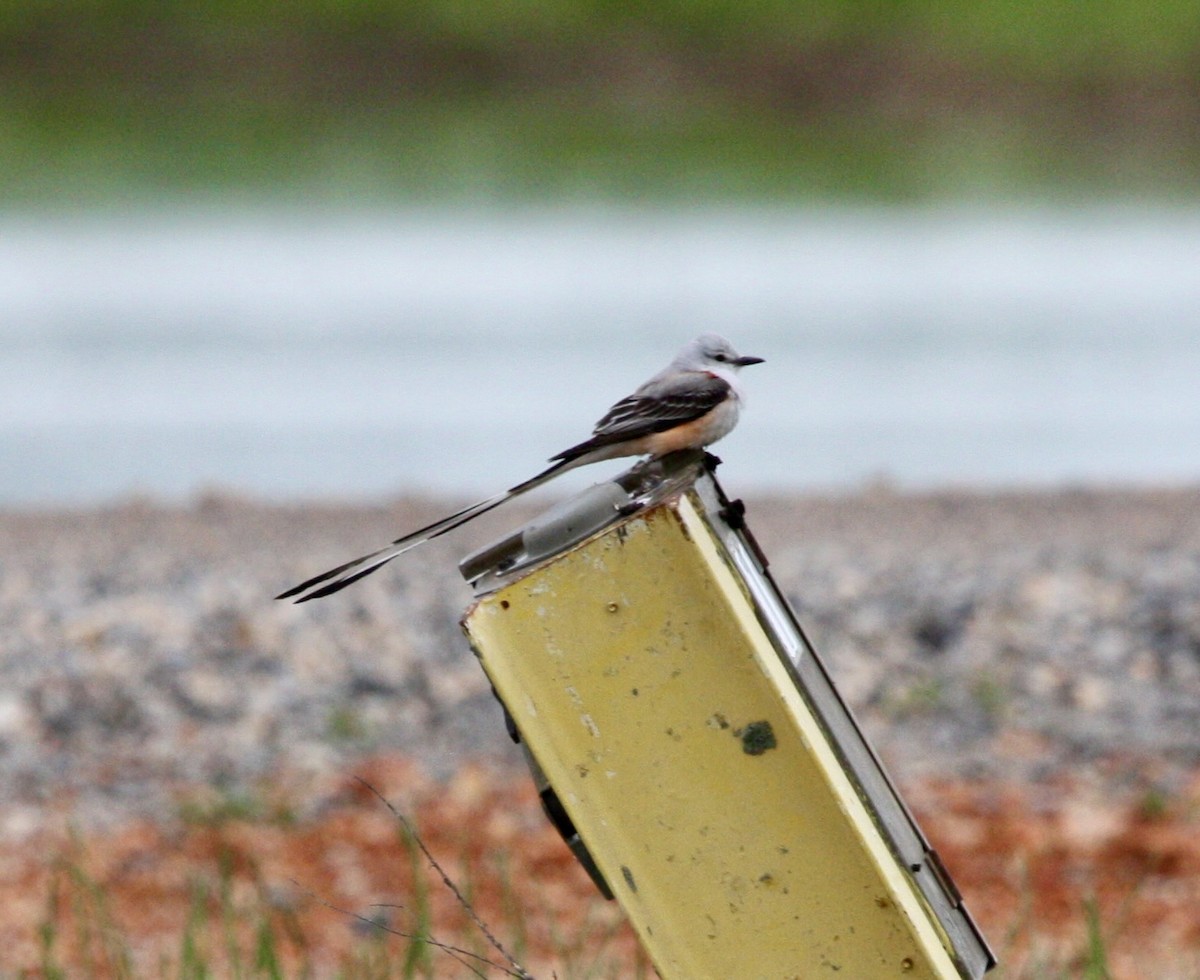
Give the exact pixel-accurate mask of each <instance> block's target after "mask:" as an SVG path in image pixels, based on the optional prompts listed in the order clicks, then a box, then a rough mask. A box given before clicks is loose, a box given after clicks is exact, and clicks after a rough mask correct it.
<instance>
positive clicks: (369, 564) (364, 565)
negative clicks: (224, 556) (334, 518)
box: [275, 457, 585, 603]
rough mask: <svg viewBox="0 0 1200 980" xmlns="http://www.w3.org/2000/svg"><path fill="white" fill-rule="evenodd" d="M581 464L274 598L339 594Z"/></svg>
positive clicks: (557, 469)
mask: <svg viewBox="0 0 1200 980" xmlns="http://www.w3.org/2000/svg"><path fill="white" fill-rule="evenodd" d="M583 462H585V460H584V459H583V458H582V457H574V458H571V459H562V460H559V461H558V462H556V463H554V464H553V465H552V466H548V467H547V468H546V469H544V470H542V472H541V473H539V474H537V476H533V477H530V478H529V479H528V480H526V481H525V482H523V483H518V484H517V485H516V486H515V487H509V489H507V490H505V491H504V492H503V493H498V494H496V495H495V496H494V497H488V498H487V499H486V500H481V501H479V503H477V504H472V505H471V506H470V507H464V508H463V509H462V510H460V511H456V512H455V513H453V514H451V515H450V516H449V517H443V518H442V519H441V520H438V521H434V522H433V523H432V524H427V525H425V527H422V528H418V529H417V530H415V531H413V532H411V533H409V534H406V535H404V537H402V538H397V539H396V540H395V541H393V542H392V543H391V544H389V545H388V546H387V547H386V548H380V549H379V550H378V551H372V552H371V553H370V554H369V555H363V556H362V557H361V558H355V559H354V560H353V561H348V562H346V564H344V565H338V567H337V568H331V569H329V571H327V572H322V573H321V574H320V575H315V576H313V577H312V578H310V579H309V580H308V581H306V582H301V583H300V584H299V585H297V586H294V587H292V588H290V589H288V590H287V591H286V592H281V593H280V594H279V595H277V596H276V597H275V598H276V599H291V598H293V597H298V598H296V602H298V603H299V602H308V600H309V599H320V598H322V597H323V596H327V595H333V593H335V592H340V591H341V590H342V589H344V588H345V587H346V586H347V585H351V584H353V583H354V582H357V581H358V580H359V579H360V578H364V577H365V576H367V575H370V574H371V573H372V572H373V571H375V570H376V569H378V568H382V567H383V566H384V565H386V564H387V563H388V562H389V561H391V560H392V559H393V558H397V557H399V556H400V555H402V554H404V553H405V552H406V551H411V550H412V549H413V548H416V547H419V546H420V545H423V544H424V543H425V542H426V541H432V540H433V539H434V538H438V537H441V536H442V535H443V534H446V533H447V532H449V531H453V530H454V529H455V528H456V527H462V525H464V524H466V523H467V522H468V521H473V520H475V518H476V517H479V516H481V515H482V514H486V513H487V512H488V511H489V510H494V509H495V508H496V507H499V506H500V505H501V504H503V503H506V502H507V501H509V500H512V499H513V497H518V496H520V495H521V494H523V493H525V492H527V491H529V490H532V489H534V488H535V487H540V486H541V485H542V484H543V483H546V482H547V481H549V480H551V479H553V478H554V477H556V476H558V475H559V474H560V473H565V472H566V471H567V470H569V469H573V468H574V467H576V466H579V465H580V464H581V463H583Z"/></svg>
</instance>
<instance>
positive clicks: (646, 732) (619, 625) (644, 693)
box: [464, 494, 959, 980]
mask: <svg viewBox="0 0 1200 980" xmlns="http://www.w3.org/2000/svg"><path fill="white" fill-rule="evenodd" d="M464 625H465V627H466V629H467V632H468V634H469V635H470V637H471V639H472V643H473V645H474V647H475V649H476V651H477V652H478V654H479V656H480V658H481V660H482V662H483V666H484V668H485V670H486V671H487V673H488V675H489V677H490V678H491V680H492V683H493V684H494V685H495V687H496V689H497V691H498V692H499V693H500V695H501V697H502V698H503V699H504V701H505V703H506V704H507V705H508V708H509V711H510V712H511V714H512V715H513V717H514V719H515V720H516V723H517V726H518V727H519V728H520V730H521V732H522V735H523V738H524V739H525V741H526V743H527V745H528V746H529V748H530V749H531V751H532V752H533V753H534V755H535V757H536V758H537V761H538V763H539V764H540V765H541V767H542V769H543V770H544V771H545V773H546V775H547V776H548V778H549V780H550V782H551V784H552V785H553V786H554V788H555V790H556V792H557V793H558V795H559V797H560V799H561V800H562V802H563V804H564V806H565V807H566V809H567V811H568V813H569V814H570V816H571V819H572V820H573V821H574V823H575V826H576V828H577V829H578V830H579V832H580V834H581V836H582V838H583V841H584V843H585V844H586V845H587V847H588V849H589V850H590V852H591V854H592V856H593V858H594V859H595V861H596V863H597V865H598V866H599V867H600V869H601V871H602V872H603V874H604V876H605V878H606V879H607V881H608V882H609V884H610V886H611V887H612V889H613V890H614V892H615V893H616V896H617V898H618V900H619V901H620V902H621V905H622V907H623V908H624V910H625V912H626V914H627V915H628V917H629V919H630V921H631V922H632V924H633V925H634V927H635V928H636V930H637V932H638V933H639V936H640V938H641V940H642V943H643V944H644V946H645V948H646V950H647V951H648V953H649V954H650V956H651V957H652V959H653V960H654V963H655V965H656V966H657V968H658V970H659V972H660V973H661V974H662V976H663V977H664V978H666V980H703V978H708V977H711V978H715V980H734V978H736V980H742V978H756V977H764V978H809V977H827V976H835V975H836V976H839V977H846V978H853V980H874V978H886V977H899V978H951V977H958V976H959V973H958V971H957V970H956V969H955V967H954V965H953V962H952V960H951V958H950V956H949V955H948V954H947V951H946V949H945V948H944V944H943V937H942V936H941V934H940V932H939V930H938V929H937V928H936V927H935V926H934V924H933V922H932V921H931V918H930V916H928V915H927V914H926V912H925V908H924V905H923V904H922V900H921V899H920V897H919V894H918V893H917V891H916V889H915V888H914V887H913V885H912V883H911V881H910V880H909V879H907V878H906V877H905V875H904V873H903V872H902V870H901V869H900V868H898V867H897V865H896V862H895V859H894V858H893V857H892V855H891V853H890V851H889V850H888V848H887V845H886V843H885V842H884V840H883V838H882V836H881V835H880V833H879V831H878V829H877V827H876V826H875V823H874V821H873V820H872V818H871V816H870V814H869V813H868V812H867V809H866V807H865V806H864V804H863V803H862V801H861V800H860V799H859V797H858V795H857V794H856V792H855V790H854V787H853V785H852V784H851V782H850V780H849V779H848V778H847V776H846V775H845V773H844V772H843V770H842V768H841V766H840V764H839V762H838V760H837V758H836V756H835V753H834V750H833V748H832V746H831V745H830V744H829V742H828V740H827V738H826V735H825V733H824V731H823V730H822V728H821V726H820V725H819V724H818V722H817V720H816V719H815V718H814V716H813V715H812V713H811V712H810V710H809V709H808V707H807V705H806V703H805V702H804V700H803V698H802V697H801V696H800V694H799V692H798V691H797V690H796V688H795V685H794V684H793V682H792V681H791V679H790V677H789V676H788V674H787V673H786V671H785V669H784V668H783V666H782V664H781V663H780V661H779V655H778V654H777V652H776V651H775V649H774V647H773V645H772V643H771V641H770V638H769V637H768V636H767V634H766V633H765V632H764V631H763V629H762V627H761V626H760V624H759V622H758V619H757V618H756V615H755V611H754V607H753V605H752V604H751V602H750V600H749V599H748V597H747V596H746V594H745V592H744V591H743V589H742V588H741V586H740V585H739V583H738V579H737V578H736V576H735V575H734V574H733V572H732V571H731V570H730V568H729V567H728V565H727V564H726V562H725V560H724V557H723V551H722V547H721V545H720V543H719V542H718V541H717V540H716V538H715V537H714V536H713V533H712V532H711V530H710V529H709V527H708V525H707V524H706V522H705V519H704V518H703V516H702V515H701V511H700V509H699V508H698V507H697V505H696V503H695V502H694V501H693V500H692V499H691V497H690V495H689V494H684V495H682V496H679V497H676V498H674V499H672V500H668V501H667V502H665V503H663V504H660V505H658V506H657V507H654V508H653V509H651V510H648V511H645V512H642V513H641V514H639V515H638V516H636V517H634V518H632V519H631V520H629V521H627V522H625V523H624V524H621V525H619V526H617V527H615V528H613V529H612V530H610V531H608V532H606V533H604V534H602V535H599V536H597V537H595V538H592V539H591V540H589V541H587V542H584V543H583V544H582V545H580V546H577V547H576V548H574V549H572V550H569V551H567V552H566V553H564V554H563V555H560V556H559V557H557V558H555V559H554V560H552V561H550V562H548V563H547V564H545V565H543V566H542V567H540V568H538V569H536V570H534V571H533V572H531V573H530V574H529V575H527V576H525V577H524V578H522V579H520V580H518V581H516V582H514V583H512V584H510V585H508V586H506V587H504V588H502V589H500V590H499V591H497V592H494V593H491V594H489V595H487V596H485V597H484V598H483V599H481V600H480V601H479V602H478V603H477V604H476V606H475V607H474V608H473V609H472V610H471V611H470V613H469V614H468V616H467V618H466V620H465V622H464Z"/></svg>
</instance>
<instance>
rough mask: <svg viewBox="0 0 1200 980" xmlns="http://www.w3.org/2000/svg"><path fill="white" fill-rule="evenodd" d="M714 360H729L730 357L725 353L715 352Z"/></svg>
mask: <svg viewBox="0 0 1200 980" xmlns="http://www.w3.org/2000/svg"><path fill="white" fill-rule="evenodd" d="M713 360H714V361H728V360H729V358H728V357H726V356H725V355H724V354H714V355H713Z"/></svg>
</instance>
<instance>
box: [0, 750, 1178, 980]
mask: <svg viewBox="0 0 1200 980" xmlns="http://www.w3.org/2000/svg"><path fill="white" fill-rule="evenodd" d="M354 775H355V776H356V777H361V778H362V779H363V780H365V781H366V782H367V783H368V784H369V785H370V786H371V787H373V788H374V789H376V790H378V792H379V793H380V794H381V795H382V796H383V797H385V798H386V799H387V800H388V801H390V802H391V803H392V804H394V806H395V807H396V809H397V810H398V811H399V812H400V813H401V814H403V815H404V816H405V817H406V818H408V819H410V820H412V821H413V822H414V823H415V825H416V826H417V828H418V829H419V834H420V837H421V839H422V840H423V841H424V843H425V844H426V845H427V847H428V848H429V850H430V851H431V852H432V853H433V854H434V856H435V857H436V858H437V859H438V860H439V862H440V863H441V864H442V865H443V867H444V868H445V870H446V872H447V873H448V875H449V876H450V877H451V878H452V879H453V880H454V881H455V882H457V883H458V886H459V887H460V888H461V889H462V890H463V891H464V892H466V893H467V894H468V895H469V899H470V903H471V904H472V906H473V907H474V908H475V909H476V910H477V912H478V914H479V916H480V917H481V918H482V920H483V921H484V922H485V923H487V924H488V925H489V926H490V928H491V929H492V930H493V931H494V933H495V934H496V936H497V938H498V939H499V941H500V942H501V944H502V945H503V946H504V947H505V949H506V950H507V951H508V952H509V953H511V954H512V955H513V956H514V957H515V958H516V959H519V960H520V962H521V964H522V965H523V966H524V967H525V968H526V969H528V970H529V971H530V972H531V973H532V974H534V975H536V976H538V977H550V976H557V977H560V978H564V980H565V978H568V977H572V976H580V975H585V974H586V975H589V976H593V977H635V976H652V975H653V974H652V973H651V971H650V970H649V968H648V966H647V965H646V961H645V959H644V957H643V956H642V954H641V953H640V951H639V950H638V947H637V944H636V941H635V939H634V937H633V934H632V932H631V931H630V930H629V929H628V928H627V927H626V926H624V925H623V924H622V922H621V917H620V912H619V910H618V908H617V906H616V905H615V904H613V903H608V902H604V901H603V900H602V899H600V898H599V897H598V895H597V893H596V891H595V889H594V887H593V885H592V883H591V882H590V880H589V879H588V878H587V876H586V875H585V874H584V872H583V871H582V870H581V869H580V868H579V866H578V865H577V864H576V862H575V860H574V858H573V857H572V856H571V855H570V854H569V852H568V851H567V850H566V848H565V846H564V845H563V844H562V842H561V841H560V840H559V838H558V837H557V835H556V834H555V833H554V831H553V830H551V829H550V827H549V826H548V824H547V823H546V821H545V820H544V818H543V816H542V813H541V810H540V808H539V806H538V803H537V798H536V796H535V794H534V792H533V790H532V787H531V786H530V783H529V780H528V778H526V777H525V776H524V775H523V774H519V773H516V774H514V773H509V772H503V773H489V772H488V771H486V770H484V769H483V768H480V767H475V766H468V767H465V768H464V769H462V770H461V771H460V772H459V773H458V775H457V776H456V777H455V778H454V779H453V780H451V781H450V782H449V783H448V784H442V783H434V782H432V781H430V780H427V779H426V778H424V777H423V776H422V775H421V773H420V771H419V769H418V768H417V767H416V766H415V765H413V764H412V763H410V762H408V761H406V760H404V759H399V758H376V759H371V760H366V761H364V762H363V763H361V764H360V765H359V766H358V767H357V768H356V771H355V774H354ZM316 789H317V790H318V791H317V792H316V794H315V796H314V795H313V794H311V793H310V794H309V795H308V799H307V800H306V802H305V803H304V805H303V806H299V805H296V804H294V803H293V802H291V801H289V799H288V798H287V797H286V795H285V793H284V791H283V790H282V789H280V788H278V787H275V788H271V787H266V788H264V789H263V790H262V791H261V793H260V794H258V796H256V798H255V800H254V801H253V802H252V803H248V802H247V801H245V800H241V801H238V800H229V799H223V798H222V797H221V796H220V795H219V794H213V793H211V792H206V793H198V794H197V793H193V794H181V801H184V800H186V801H187V802H186V803H181V811H180V812H181V816H180V817H177V818H175V819H172V820H171V821H169V822H163V823H150V822H138V823H128V824H123V825H120V826H115V827H112V828H111V829H109V830H107V831H106V832H99V831H91V832H87V833H79V834H68V833H66V832H64V831H62V830H61V829H60V830H54V829H50V828H49V827H48V826H47V827H45V828H43V829H40V830H38V831H36V832H33V833H31V834H30V835H28V836H26V837H25V838H23V839H22V840H20V841H8V842H3V843H0V902H3V907H4V909H5V913H4V915H3V917H2V921H0V962H2V964H3V968H0V975H3V976H6V977H7V976H27V977H30V978H33V977H38V978H40V977H48V976H51V975H57V976H65V977H73V976H89V977H97V978H104V977H109V976H114V977H116V976H133V977H143V976H146V977H148V976H160V975H170V976H179V975H181V970H180V965H181V963H183V962H184V961H186V960H187V958H188V957H189V956H191V957H193V959H194V960H197V961H202V962H204V963H206V964H207V965H208V966H209V968H210V971H211V972H210V973H209V974H208V975H210V976H215V977H222V976H230V975H234V974H235V973H236V972H238V970H237V963H238V962H239V961H240V963H241V967H242V970H241V972H242V973H243V975H259V974H254V973H252V972H251V971H250V967H251V966H252V965H253V963H254V962H255V957H256V949H257V950H259V952H258V953H257V955H258V957H259V959H260V960H262V958H263V957H264V956H266V957H268V958H269V956H270V955H274V956H275V957H277V958H278V959H279V960H280V961H281V967H282V971H283V975H285V976H288V977H292V976H302V975H308V976H313V977H331V976H336V975H344V976H347V977H377V976H378V977H382V976H390V975H403V974H402V973H401V972H400V970H399V968H398V967H399V964H402V963H403V962H404V958H405V956H406V955H409V954H410V946H409V944H408V942H407V940H405V939H404V938H403V937H402V936H400V935H397V934H396V933H405V932H412V931H419V930H420V929H421V928H423V926H424V925H427V926H428V931H429V934H430V935H432V937H433V938H434V939H435V940H440V941H442V942H444V943H447V944H449V945H453V946H457V947H460V948H461V949H463V950H465V952H463V953H459V954H457V955H458V956H460V957H461V958H462V959H465V960H467V961H469V962H470V963H472V964H473V965H474V967H475V969H477V970H478V971H479V973H482V974H483V975H485V976H489V977H493V976H494V977H499V976H502V975H503V972H502V970H500V969H499V968H498V967H486V966H484V965H483V964H482V962H481V961H480V960H477V959H474V958H473V957H474V956H475V955H481V956H486V957H487V958H488V959H489V960H491V961H492V962H493V963H496V964H500V963H502V961H503V959H504V956H503V954H502V953H501V952H499V951H497V950H496V949H494V948H492V947H490V946H489V945H488V944H487V943H486V942H485V941H484V940H483V939H482V937H481V936H480V934H479V932H478V930H477V929H475V928H474V927H472V926H471V925H470V924H469V923H468V921H467V919H466V914H465V913H464V911H463V908H462V905H461V904H460V903H459V902H458V901H457V900H456V899H455V897H454V896H453V895H452V894H451V893H450V891H449V889H448V888H446V887H445V885H444V884H443V883H442V882H441V880H440V877H439V876H438V875H437V874H436V873H433V872H432V871H430V870H429V868H428V862H427V861H426V860H425V859H424V857H422V856H421V855H420V854H419V853H418V852H417V851H416V850H415V849H414V848H413V847H412V846H411V844H410V843H406V838H405V836H404V834H403V831H402V828H401V827H400V825H399V821H398V818H397V815H396V814H395V813H393V812H392V811H391V810H390V809H389V807H388V806H387V805H386V804H385V803H384V802H382V801H381V800H380V798H379V797H378V796H376V795H375V793H374V792H373V791H372V789H370V788H368V787H367V786H364V785H363V784H362V783H360V782H358V781H357V779H355V778H351V777H347V778H345V779H344V780H343V781H342V782H341V783H340V784H339V785H335V786H330V787H319V788H316ZM287 793H288V794H291V797H292V799H293V800H294V799H296V790H295V787H294V786H292V787H291V788H290V789H289V790H288V791H287ZM905 795H906V798H907V800H908V801H909V803H910V805H912V806H913V807H914V809H915V811H916V813H917V816H918V819H919V820H920V822H921V824H922V827H923V828H924V830H925V831H926V834H927V836H928V837H929V838H930V839H931V841H932V842H933V843H934V845H935V846H936V847H937V848H938V850H939V852H940V853H941V855H942V858H943V860H944V862H945V864H946V865H947V867H948V868H949V869H950V871H951V873H952V874H953V876H954V878H955V880H956V882H957V884H958V886H959V888H960V890H961V891H962V892H963V894H964V895H965V896H966V900H967V903H968V906H969V908H970V909H971V911H972V913H973V914H974V916H975V918H976V920H977V921H978V922H979V923H980V924H981V926H982V928H983V930H984V932H985V934H986V935H987V936H988V938H989V940H990V942H991V943H992V945H993V947H994V948H995V949H996V951H997V953H998V954H999V955H1000V958H1001V969H1000V970H999V971H998V974H997V975H998V976H1000V977H1003V978H1006V980H1009V978H1030V980H1032V978H1042V977H1052V978H1057V977H1073V976H1083V975H1087V976H1091V977H1097V978H1099V977H1103V976H1104V975H1105V974H1104V972H1102V971H1100V970H1099V969H1098V964H1099V963H1100V962H1101V961H1103V962H1105V963H1106V964H1107V970H1108V976H1110V977H1112V978H1116V980H1125V978H1128V980H1142V978H1146V977H1155V978H1160V980H1172V978H1179V980H1183V978H1196V977H1200V833H1198V831H1200V774H1198V775H1197V778H1196V779H1195V780H1193V782H1192V783H1191V785H1190V786H1189V787H1187V788H1186V790H1184V791H1181V792H1177V793H1175V794H1174V795H1173V796H1172V797H1171V798H1169V799H1168V798H1162V797H1158V796H1155V797H1152V798H1129V799H1104V798H1103V797H1102V796H1101V795H1100V794H1098V793H1097V792H1096V791H1095V790H1091V789H1084V788H1083V787H1081V786H1079V785H1072V784H1071V783H1069V782H1064V783H1061V784H1056V785H1039V786H1037V787H1027V786H1017V785H1003V784H995V783H962V782H958V783H926V784H922V785H919V786H909V787H907V789H906V792H905ZM314 798H315V799H316V800H317V802H316V803H315V804H314V803H313V802H312V800H313V799H314ZM55 822H56V823H58V824H59V825H60V827H61V826H62V825H63V824H64V817H63V815H59V817H58V819H57V820H56V821H55ZM1089 903H1094V904H1093V905H1092V907H1093V908H1094V910H1095V914H1096V917H1095V918H1094V919H1093V922H1094V923H1095V928H1093V929H1092V930H1091V935H1092V936H1093V937H1094V936H1096V935H1098V937H1099V940H1100V943H1101V945H1100V947H1099V948H1097V946H1096V944H1095V942H1094V941H1093V940H1092V939H1091V938H1089V919H1088V912H1087V909H1088V907H1089ZM355 913H357V914H359V915H361V916H363V917H365V918H369V919H374V920H376V921H377V922H379V923H381V924H382V925H383V926H384V927H386V928H387V929H390V930H394V932H385V931H381V930H380V929H379V928H376V927H372V926H370V925H369V924H367V923H366V922H365V921H364V920H363V919H359V918H356V917H355ZM189 921H190V923H191V925H190V926H189ZM263 935H266V936H267V937H268V939H267V941H262V940H261V938H260V937H262V936H263ZM186 936H192V937H194V939H195V943H194V944H193V945H194V949H191V950H189V949H185V945H186V944H185V937H186ZM264 948H265V949H266V952H265V953H264V952H262V950H263V949H264ZM230 950H236V951H237V952H234V953H231V952H230ZM425 955H427V957H428V959H427V960H426V961H425V962H426V964H427V966H426V967H425V972H418V974H417V975H425V976H436V977H465V976H473V975H477V974H475V973H472V971H471V970H469V969H468V968H467V967H466V966H464V965H463V963H462V962H461V961H460V960H456V959H454V958H453V957H452V956H451V955H450V954H448V953H446V952H443V951H438V950H429V951H427V953H426V954H425ZM383 964H391V965H392V968H393V969H394V971H395V972H394V973H392V972H388V969H387V967H386V966H385V965H383ZM56 970H57V971H59V972H57V973H56V972H55V971H56ZM192 975H200V974H198V973H197V974H192ZM261 975H264V976H265V975H268V974H267V973H263V974H261Z"/></svg>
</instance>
